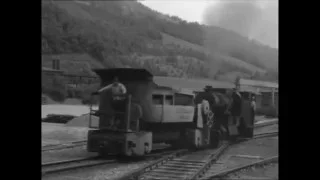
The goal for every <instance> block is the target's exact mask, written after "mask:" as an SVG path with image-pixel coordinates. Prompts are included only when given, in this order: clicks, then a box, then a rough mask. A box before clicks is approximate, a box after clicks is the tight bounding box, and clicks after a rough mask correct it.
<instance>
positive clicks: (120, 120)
mask: <svg viewBox="0 0 320 180" xmlns="http://www.w3.org/2000/svg"><path fill="white" fill-rule="evenodd" d="M122 71H125V72H126V73H134V74H135V75H136V76H130V75H129V76H124V75H125V73H123V72H122ZM96 73H97V74H98V75H99V76H100V79H101V86H102V87H103V86H106V85H107V84H110V83H111V80H112V79H113V78H114V77H120V78H119V80H120V81H121V83H123V84H124V85H125V86H126V88H127V91H128V93H127V94H126V95H123V96H122V98H121V99H120V100H119V102H117V106H116V107H115V106H114V105H113V104H114V103H113V99H112V94H111V92H110V91H103V92H101V93H100V94H99V98H100V101H99V102H100V104H99V109H98V110H97V111H93V110H92V111H91V113H90V123H89V126H90V128H95V129H94V130H89V132H88V143H87V150H88V151H89V152H99V154H100V155H103V156H105V155H108V154H120V155H125V156H142V155H145V154H147V153H150V151H151V149H152V133H151V132H146V131H143V130H140V120H141V116H142V110H141V105H140V104H139V101H138V99H139V93H137V92H140V93H141V92H142V93H143V91H135V90H136V88H135V87H134V86H135V85H137V84H138V85H139V84H144V85H145V84H147V83H146V82H148V79H146V77H148V75H149V74H148V72H143V71H142V72H141V71H139V72H138V73H137V72H132V70H130V69H129V70H124V69H110V70H107V69H102V70H96ZM139 73H140V76H139ZM143 73H144V74H143ZM141 74H142V75H141ZM137 75H138V76H137ZM142 88H143V87H142ZM92 115H94V116H97V117H98V118H99V123H98V126H96V127H92V126H91V125H92V124H93V123H92V121H91V119H92V118H91V116H92Z"/></svg>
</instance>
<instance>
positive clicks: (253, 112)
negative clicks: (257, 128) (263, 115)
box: [251, 95, 256, 121]
mask: <svg viewBox="0 0 320 180" xmlns="http://www.w3.org/2000/svg"><path fill="white" fill-rule="evenodd" d="M251 107H252V116H253V121H254V118H255V114H256V97H255V96H254V95H252V97H251Z"/></svg>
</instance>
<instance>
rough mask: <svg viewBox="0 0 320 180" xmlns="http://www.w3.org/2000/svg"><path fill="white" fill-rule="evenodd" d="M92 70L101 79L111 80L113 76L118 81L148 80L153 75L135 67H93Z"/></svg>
mask: <svg viewBox="0 0 320 180" xmlns="http://www.w3.org/2000/svg"><path fill="white" fill-rule="evenodd" d="M93 71H94V72H95V73H96V74H97V75H98V76H99V77H100V78H101V79H102V81H112V80H113V78H114V77H118V78H119V81H138V80H149V79H150V78H152V77H153V75H152V74H151V73H150V72H149V71H147V70H145V69H136V68H111V69H93Z"/></svg>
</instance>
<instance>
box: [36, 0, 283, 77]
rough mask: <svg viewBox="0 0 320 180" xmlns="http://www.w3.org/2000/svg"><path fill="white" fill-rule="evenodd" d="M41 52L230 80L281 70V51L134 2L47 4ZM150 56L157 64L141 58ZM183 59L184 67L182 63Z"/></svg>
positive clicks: (100, 63) (105, 64)
mask: <svg viewBox="0 0 320 180" xmlns="http://www.w3.org/2000/svg"><path fill="white" fill-rule="evenodd" d="M42 53H43V54H45V55H46V56H54V55H60V54H63V55H67V54H78V55H79V56H80V54H82V55H83V54H87V55H86V56H87V60H88V62H91V64H96V65H97V66H98V67H107V68H108V67H139V68H141V67H142V68H146V69H148V70H150V71H152V73H154V74H155V75H167V76H176V77H203V78H213V79H221V78H222V79H229V80H231V79H232V78H234V77H231V76H234V74H237V76H245V77H250V78H253V79H266V80H276V79H277V68H278V67H277V66H278V65H277V64H278V51H277V49H274V48H270V47H268V46H265V45H261V44H259V43H256V42H254V41H251V40H249V39H248V38H246V37H243V36H240V35H239V34H237V33H234V32H231V31H228V30H225V29H222V28H219V27H211V26H203V25H199V24H198V23H187V22H186V21H183V20H181V19H179V18H177V17H170V16H168V15H163V14H161V13H159V12H156V11H153V10H151V9H150V8H148V7H146V6H144V5H142V4H141V3H139V2H136V1H91V2H79V1H78V2H76V1H51V2H49V1H46V2H44V3H43V4H42ZM82 55H81V56H82ZM148 56H149V57H154V58H152V59H157V57H158V59H159V61H158V62H157V61H155V60H148V61H145V60H142V59H146V58H145V57H148ZM179 57H180V58H185V59H186V62H185V65H183V66H182V65H181V64H180V65H179V63H178V61H179ZM147 59H148V58H147ZM187 59H194V60H192V61H189V60H187ZM168 62H169V63H168ZM161 67H165V68H161ZM229 76H230V78H231V79H230V78H226V77H229Z"/></svg>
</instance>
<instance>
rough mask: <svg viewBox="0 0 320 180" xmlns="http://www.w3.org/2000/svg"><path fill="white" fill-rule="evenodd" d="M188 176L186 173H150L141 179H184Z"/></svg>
mask: <svg viewBox="0 0 320 180" xmlns="http://www.w3.org/2000/svg"><path fill="white" fill-rule="evenodd" d="M185 177H187V176H186V174H185V173H182V174H172V173H168V172H166V173H163V172H149V173H147V174H145V175H143V177H142V178H139V179H158V178H161V179H163V178H165V179H184V178H185Z"/></svg>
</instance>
